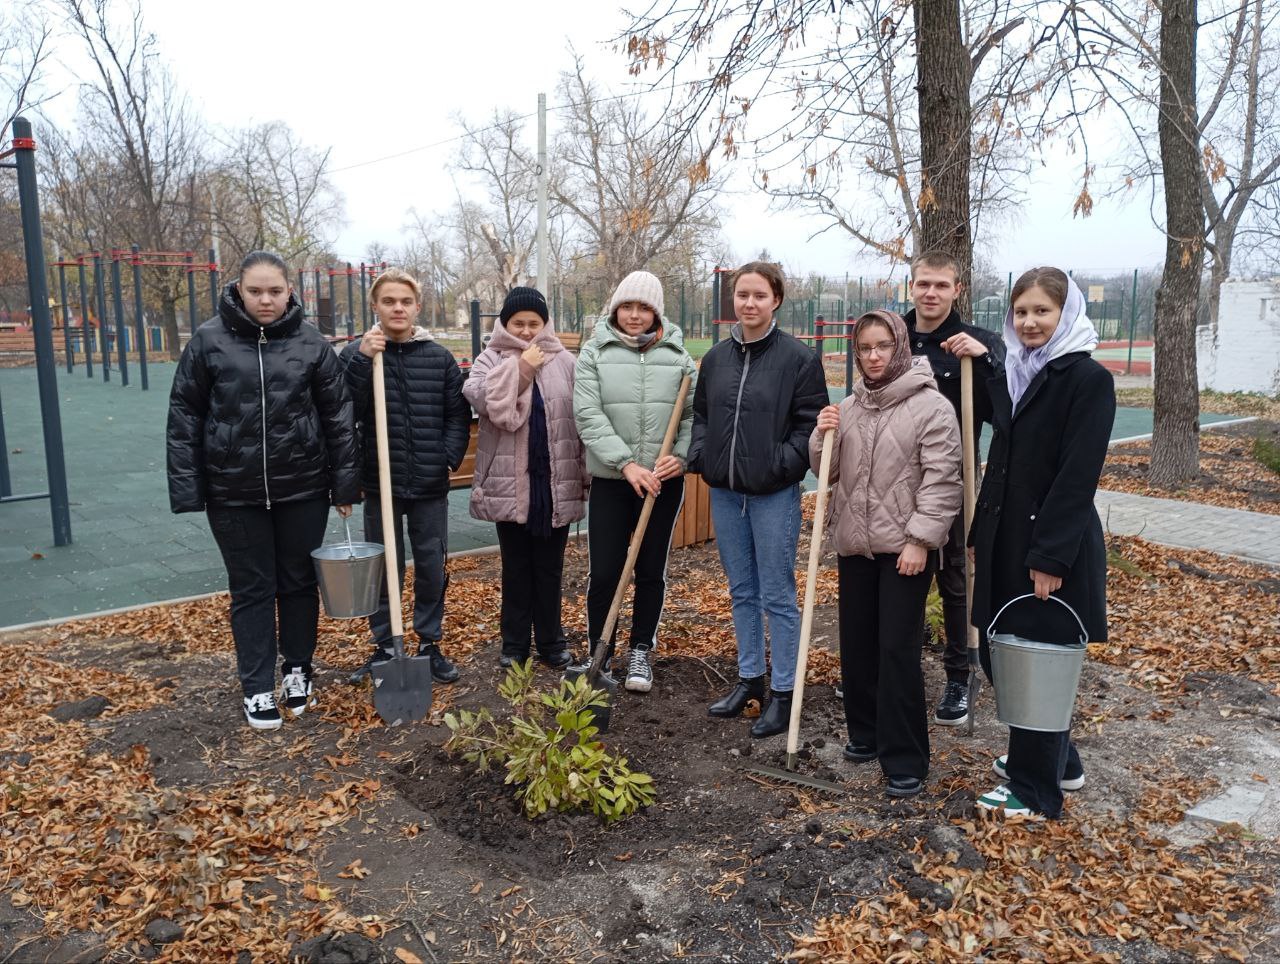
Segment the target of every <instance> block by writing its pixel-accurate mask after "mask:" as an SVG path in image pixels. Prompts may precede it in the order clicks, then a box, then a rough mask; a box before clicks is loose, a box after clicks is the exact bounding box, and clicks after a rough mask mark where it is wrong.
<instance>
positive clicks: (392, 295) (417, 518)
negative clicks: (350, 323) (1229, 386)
mask: <svg viewBox="0 0 1280 964" xmlns="http://www.w3.org/2000/svg"><path fill="white" fill-rule="evenodd" d="M370 300H371V301H372V303H373V311H374V314H375V315H376V316H377V318H378V324H377V325H376V326H375V327H373V328H371V329H370V330H369V331H367V332H365V333H364V335H363V336H362V337H361V339H360V340H359V341H358V342H352V343H351V344H350V345H348V346H347V347H346V348H345V349H343V352H342V359H341V361H342V363H343V369H344V370H345V372H346V377H347V385H348V387H349V388H350V389H351V395H352V398H353V399H354V401H355V410H356V420H357V421H358V422H359V424H360V436H361V443H362V446H363V450H364V451H363V472H362V474H361V475H362V477H361V482H362V485H363V488H364V497H365V501H364V530H365V538H367V539H368V540H369V541H370V542H382V525H383V520H382V506H381V502H380V500H379V497H378V493H379V489H378V442H377V434H376V431H375V428H374V407H373V358H374V356H375V355H377V354H378V353H379V352H381V353H382V356H383V366H384V371H385V377H386V403H387V448H388V457H389V459H390V462H391V490H392V492H391V494H392V499H393V503H392V504H393V510H392V511H393V514H394V516H395V518H394V519H393V520H392V525H393V526H394V527H395V532H396V534H397V538H396V546H397V550H398V551H399V552H400V559H399V563H400V579H401V581H402V582H403V580H404V537H403V529H404V524H405V522H406V521H407V522H408V528H409V545H410V547H411V548H412V549H413V570H414V578H413V592H414V603H413V629H414V631H415V632H416V633H417V634H418V642H419V650H418V653H419V655H421V656H430V657H431V675H432V678H433V679H435V681H436V682H437V683H452V682H454V681H455V680H456V679H457V678H458V670H457V668H456V667H455V666H454V665H453V663H451V662H450V661H449V659H448V657H446V656H445V655H444V653H442V652H441V651H440V638H441V636H442V635H443V632H442V628H441V624H442V622H443V619H444V594H445V588H446V582H447V580H446V578H445V569H444V566H445V558H446V556H447V553H448V524H449V473H450V472H452V471H453V470H454V469H456V468H457V467H458V466H459V465H461V464H462V459H463V456H465V455H466V452H467V442H468V440H469V438H470V432H471V407H470V406H469V405H468V404H467V402H466V399H464V398H463V397H462V372H461V371H460V370H459V369H458V363H457V362H456V361H454V358H453V354H452V353H451V352H449V351H448V350H447V349H446V348H444V347H442V346H441V345H438V344H437V343H436V342H435V341H433V340H432V338H431V334H430V333H429V332H428V331H427V330H426V329H425V328H420V327H418V326H417V325H415V324H414V319H415V318H417V316H418V311H419V309H420V308H421V300H422V295H421V290H420V289H419V287H418V282H417V281H416V280H415V279H414V278H413V276H412V275H409V274H408V273H406V272H404V271H400V270H399V269H396V268H392V269H390V270H388V271H384V272H383V273H382V274H381V275H379V276H378V278H377V280H375V281H374V283H373V288H372V289H371V290H370ZM369 628H370V630H371V631H372V633H373V646H374V651H373V654H372V656H370V658H369V663H370V664H372V663H375V662H379V661H381V660H385V659H388V658H390V656H391V650H390V644H391V613H390V608H389V604H388V602H387V593H386V591H385V590H384V591H383V594H382V601H381V604H380V606H379V607H378V611H377V612H376V613H374V614H373V615H372V616H370V617H369ZM365 672H367V667H366V669H365V670H361V671H360V672H357V673H356V674H355V675H354V676H353V677H352V679H353V680H355V679H359V678H360V677H361V676H363V675H364V673H365Z"/></svg>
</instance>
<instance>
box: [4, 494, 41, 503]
mask: <svg viewBox="0 0 1280 964" xmlns="http://www.w3.org/2000/svg"><path fill="white" fill-rule="evenodd" d="M47 498H49V493H48V492H30V493H28V494H26V495H0V504H3V503H5V502H32V501H34V500H35V499H47Z"/></svg>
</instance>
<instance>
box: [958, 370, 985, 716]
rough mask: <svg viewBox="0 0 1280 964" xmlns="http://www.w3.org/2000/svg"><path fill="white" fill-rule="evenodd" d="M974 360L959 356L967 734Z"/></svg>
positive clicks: (972, 670)
mask: <svg viewBox="0 0 1280 964" xmlns="http://www.w3.org/2000/svg"><path fill="white" fill-rule="evenodd" d="M973 443H974V437H973V359H972V358H970V357H969V356H968V355H964V356H962V357H961V359H960V444H961V446H962V447H963V448H964V451H963V452H962V453H961V459H960V465H961V472H962V474H963V476H964V539H965V543H966V546H965V547H964V600H965V609H966V612H967V613H968V617H969V618H968V619H967V620H965V622H966V623H967V624H968V650H969V719H968V721H967V722H966V723H965V727H964V731H965V735H966V736H973V717H974V715H975V713H976V712H977V707H978V686H979V683H980V678H979V676H978V669H979V660H978V627H976V626H974V625H973V561H972V560H971V559H970V558H969V550H968V547H967V543H968V541H969V527H970V526H971V525H973V508H974V503H975V502H976V501H977V498H978V495H977V492H976V490H975V482H976V476H977V474H978V465H977V458H976V456H975V454H974V450H973Z"/></svg>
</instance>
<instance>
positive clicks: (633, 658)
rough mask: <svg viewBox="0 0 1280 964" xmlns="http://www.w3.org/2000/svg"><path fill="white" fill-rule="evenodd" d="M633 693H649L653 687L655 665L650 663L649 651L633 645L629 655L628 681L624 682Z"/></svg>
mask: <svg viewBox="0 0 1280 964" xmlns="http://www.w3.org/2000/svg"><path fill="white" fill-rule="evenodd" d="M623 685H624V686H625V687H626V688H627V689H629V690H630V691H631V692H632V693H647V692H649V690H651V689H653V667H652V666H650V665H649V651H648V650H647V649H636V648H635V647H632V649H631V653H630V655H629V656H628V657H627V681H626V683H624V684H623Z"/></svg>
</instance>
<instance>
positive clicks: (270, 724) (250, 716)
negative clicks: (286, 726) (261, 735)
mask: <svg viewBox="0 0 1280 964" xmlns="http://www.w3.org/2000/svg"><path fill="white" fill-rule="evenodd" d="M244 718H245V719H246V720H247V721H248V722H249V725H250V726H251V727H253V728H254V729H255V730H278V729H280V726H281V724H283V723H284V720H283V719H282V718H281V717H280V708H279V707H278V706H276V694H275V693H255V694H254V695H253V696H246V697H245V698H244Z"/></svg>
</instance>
